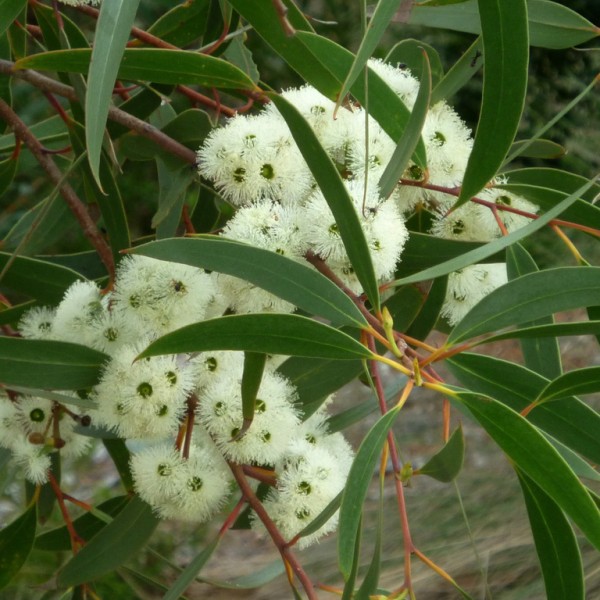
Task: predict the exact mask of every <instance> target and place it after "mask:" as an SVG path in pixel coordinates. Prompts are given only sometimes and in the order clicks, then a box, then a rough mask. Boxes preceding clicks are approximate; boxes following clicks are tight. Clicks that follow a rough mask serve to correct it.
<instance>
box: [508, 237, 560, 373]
mask: <svg viewBox="0 0 600 600" xmlns="http://www.w3.org/2000/svg"><path fill="white" fill-rule="evenodd" d="M506 267H507V271H508V279H509V280H513V279H515V278H517V277H520V276H521V275H525V274H527V273H534V272H536V271H537V270H538V268H537V265H536V264H535V261H534V260H533V258H531V256H530V255H529V253H528V252H527V251H526V250H525V249H524V248H523V247H522V246H521V245H520V244H514V245H513V246H510V247H509V248H507V249H506ZM553 323H554V318H553V317H552V316H549V317H546V318H543V319H539V320H537V321H534V322H532V323H530V325H532V326H539V325H541V326H544V325H552V324H553ZM521 350H522V351H523V357H524V359H525V366H526V367H528V368H529V369H532V370H533V371H536V372H537V373H539V374H540V375H543V376H544V377H548V378H549V379H552V378H553V377H557V376H558V375H560V373H561V372H562V365H561V359H560V349H559V347H558V341H557V340H556V339H548V338H538V339H535V338H529V337H527V338H521Z"/></svg>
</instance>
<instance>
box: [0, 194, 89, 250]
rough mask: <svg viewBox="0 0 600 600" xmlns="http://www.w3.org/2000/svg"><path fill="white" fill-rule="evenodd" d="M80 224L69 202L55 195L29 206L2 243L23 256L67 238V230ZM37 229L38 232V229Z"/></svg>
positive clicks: (4, 246)
mask: <svg viewBox="0 0 600 600" xmlns="http://www.w3.org/2000/svg"><path fill="white" fill-rule="evenodd" d="M73 226H75V227H77V221H76V220H75V218H74V217H73V213H72V212H71V210H70V209H69V206H68V205H67V203H66V202H64V201H62V198H58V197H57V196H51V197H48V198H46V199H45V200H42V201H41V202H39V203H38V204H36V205H35V206H34V207H33V208H31V209H30V210H28V211H27V212H26V213H25V214H24V215H23V216H22V217H21V218H20V219H19V220H18V221H17V222H16V223H15V224H14V226H13V227H12V228H11V230H10V231H9V232H8V233H7V235H6V237H5V238H4V240H3V244H2V247H3V248H4V249H5V250H7V251H11V252H15V250H17V249H18V251H17V252H16V253H17V254H18V255H20V256H30V255H32V254H40V253H42V252H43V251H44V250H46V249H47V248H48V247H49V246H51V245H52V244H55V243H56V242H57V241H59V240H62V239H64V236H65V234H66V232H67V230H69V229H71V230H72V228H73ZM34 232H35V233H34Z"/></svg>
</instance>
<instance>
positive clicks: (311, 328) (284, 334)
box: [138, 313, 373, 360]
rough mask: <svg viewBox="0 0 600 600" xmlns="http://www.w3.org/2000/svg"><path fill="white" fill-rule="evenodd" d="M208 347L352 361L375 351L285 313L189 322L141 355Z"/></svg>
mask: <svg viewBox="0 0 600 600" xmlns="http://www.w3.org/2000/svg"><path fill="white" fill-rule="evenodd" d="M205 350H243V351H250V352H264V353H265V354H287V355H291V356H312V357H315V358H337V359H341V360H352V359H356V358H372V356H373V355H372V353H371V352H370V351H369V350H368V349H367V348H365V346H363V345H362V344H361V343H359V342H357V341H356V340H355V339H354V338H351V337H350V336H349V335H347V334H345V333H343V332H342V331H338V330H337V329H334V328H333V327H329V326H328V325H324V324H323V323H319V322H318V321H313V320H312V319H308V318H306V317H301V316H298V315H286V314H262V313H259V314H251V315H230V316H226V317H219V318H216V319H210V320H208V321H203V322H201V323H194V324H193V325H187V326H186V327H182V328H181V329H177V330H176V331H173V332H171V333H168V334H167V335H164V336H162V337H160V338H158V339H157V340H156V341H155V342H152V344H150V345H149V346H148V347H147V348H146V349H145V350H144V351H143V352H142V353H141V354H140V355H139V356H138V359H139V358H144V357H146V356H158V355H160V354H178V353H181V352H204V351H205Z"/></svg>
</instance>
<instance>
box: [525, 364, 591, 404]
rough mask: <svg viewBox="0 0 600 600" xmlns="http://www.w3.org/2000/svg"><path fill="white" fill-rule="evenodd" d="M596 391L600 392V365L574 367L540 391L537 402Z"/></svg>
mask: <svg viewBox="0 0 600 600" xmlns="http://www.w3.org/2000/svg"><path fill="white" fill-rule="evenodd" d="M596 392H600V367H587V368H585V369H574V370H573V371H569V372H568V373H564V374H563V375H560V376H559V377H557V378H556V379H554V380H552V381H551V382H550V383H549V384H548V385H547V386H546V387H545V388H544V389H543V390H542V391H541V392H540V395H539V396H538V398H537V399H536V404H540V403H542V402H549V401H550V400H558V399H559V398H566V397H567V396H577V395H578V394H595V393H596Z"/></svg>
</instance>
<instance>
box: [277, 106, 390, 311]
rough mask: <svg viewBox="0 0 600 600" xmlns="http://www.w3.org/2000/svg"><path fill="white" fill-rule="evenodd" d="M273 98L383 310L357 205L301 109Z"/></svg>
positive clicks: (372, 296) (367, 288) (370, 292)
mask: <svg viewBox="0 0 600 600" xmlns="http://www.w3.org/2000/svg"><path fill="white" fill-rule="evenodd" d="M269 96H270V98H271V99H272V100H273V103H274V104H275V106H276V107H277V109H278V110H279V112H280V113H281V115H282V117H283V118H284V119H285V120H286V122H287V124H288V127H289V128H290V131H291V132H292V136H293V137H294V140H295V142H296V144H297V145H298V148H299V149H300V152H301V153H302V156H303V157H304V160H305V161H306V163H307V164H308V166H309V168H310V171H311V173H312V175H313V177H314V178H315V180H316V182H317V184H318V185H319V187H320V188H321V191H322V192H323V196H324V197H325V200H327V204H328V205H329V208H330V209H331V212H332V213H333V216H334V218H335V221H336V223H337V225H338V228H339V233H340V237H341V238H342V241H343V242H344V247H345V248H346V253H347V254H348V258H349V259H350V262H351V263H352V267H353V269H354V273H355V274H356V277H357V278H358V280H359V281H360V283H361V285H362V287H363V290H364V291H365V293H366V294H367V297H368V298H369V300H370V301H371V304H372V305H373V307H374V308H375V309H376V310H379V288H378V285H377V278H376V277H375V269H374V267H373V262H372V260H371V252H370V251H369V246H368V244H367V240H366V239H365V234H364V231H363V229H362V227H361V225H360V220H359V218H358V214H357V212H356V208H355V206H354V202H353V201H352V198H351V196H350V194H349V193H348V190H347V189H346V186H345V185H344V182H343V181H342V178H341V177H340V174H339V172H338V170H337V168H336V166H335V165H334V164H333V161H332V160H331V158H330V157H329V155H328V154H327V152H326V151H325V150H324V149H323V147H322V146H321V144H320V143H319V140H318V138H317V136H316V134H315V132H314V131H313V130H312V128H311V127H310V125H309V124H308V123H307V122H306V119H304V117H303V116H302V114H301V113H300V112H299V111H298V109H297V108H296V107H295V106H293V105H292V104H291V103H290V102H288V101H287V100H286V99H285V98H283V97H282V96H279V95H277V94H270V95H269Z"/></svg>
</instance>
